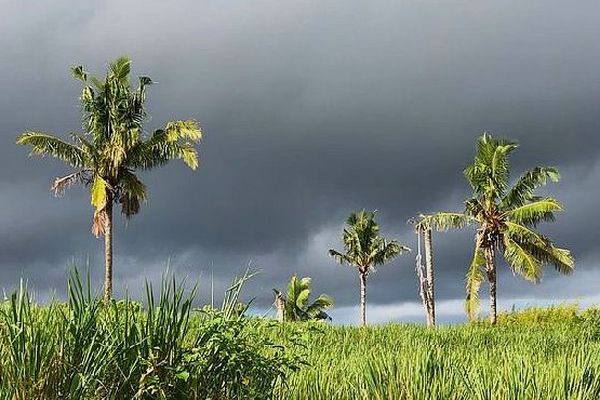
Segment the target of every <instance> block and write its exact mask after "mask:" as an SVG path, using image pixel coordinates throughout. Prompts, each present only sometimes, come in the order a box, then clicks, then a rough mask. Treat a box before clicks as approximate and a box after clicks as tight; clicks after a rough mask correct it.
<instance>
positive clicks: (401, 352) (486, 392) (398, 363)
mask: <svg viewBox="0 0 600 400" xmlns="http://www.w3.org/2000/svg"><path fill="white" fill-rule="evenodd" d="M575 308H576V307H575ZM573 309H574V307H571V306H568V307H554V308H551V309H549V310H542V309H530V310H527V311H526V312H524V313H506V314H500V315H499V316H498V325H497V326H496V327H491V326H490V325H489V324H487V323H475V324H468V325H457V326H439V327H437V328H436V329H426V328H425V327H422V326H417V325H398V324H390V325H384V326H373V327H366V328H361V329H357V328H354V327H333V326H328V325H325V326H319V327H318V328H317V329H319V330H318V331H313V333H312V334H311V339H310V341H309V343H310V346H309V354H308V358H307V359H308V363H309V364H310V368H301V369H300V370H298V371H297V372H294V373H292V374H291V375H290V376H289V377H288V385H287V386H286V389H287V390H286V391H285V393H284V395H283V396H281V397H280V398H282V399H291V400H300V399H316V400H318V399H328V400H329V399H333V400H342V399H359V400H368V399H394V400H432V399H433V400H459V399H460V400H490V399H494V400H514V399H519V400H522V399H523V400H533V399H535V400H556V399H573V400H575V399H597V398H600V335H598V334H599V332H600V318H599V317H600V313H599V312H598V311H597V310H589V311H585V312H574V311H573ZM513 321H518V322H513ZM288 327H289V326H287V325H286V326H283V327H282V328H281V329H282V331H285V329H286V328H288Z"/></svg>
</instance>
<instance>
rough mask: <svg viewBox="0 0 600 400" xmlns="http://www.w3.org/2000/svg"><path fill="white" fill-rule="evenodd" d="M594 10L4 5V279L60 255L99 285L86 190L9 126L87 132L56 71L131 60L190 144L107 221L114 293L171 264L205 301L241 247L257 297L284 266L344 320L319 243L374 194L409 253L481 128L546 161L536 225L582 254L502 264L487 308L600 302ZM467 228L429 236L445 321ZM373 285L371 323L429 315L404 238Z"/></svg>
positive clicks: (439, 5) (53, 270)
mask: <svg viewBox="0 0 600 400" xmlns="http://www.w3.org/2000/svg"><path fill="white" fill-rule="evenodd" d="M599 15H600V3H598V2H596V1H589V2H586V1H580V2H576V3H573V2H564V1H562V2H554V1H548V0H544V1H539V2H536V1H528V2H522V1H486V2H472V1H465V2H450V1H425V0H422V1H417V0H410V1H398V0H393V1H369V2H365V1H350V0H341V1H285V2H282V1H278V0H269V1H251V2H250V1H233V0H228V1H223V0H218V1H217V0H215V1H156V2H152V1H148V0H145V1H141V0H140V1H126V2H125V1H94V2H82V1H77V2H76V1H64V0H62V1H58V0H57V1H52V2H44V1H27V0H21V1H17V0H0V55H1V58H0V187H1V188H2V189H1V190H0V286H1V287H4V288H6V289H7V290H9V289H11V288H13V287H15V285H17V284H18V281H19V279H20V278H21V277H24V278H26V279H28V280H29V282H30V284H31V285H32V286H34V287H35V289H36V291H37V293H38V296H40V297H42V298H43V297H47V296H48V293H50V292H51V291H52V290H53V289H56V291H57V294H58V295H59V296H62V295H63V293H64V288H65V277H66V271H67V269H68V265H69V263H70V262H71V261H75V262H76V263H78V264H79V265H83V264H84V263H85V260H86V259H87V258H88V257H89V259H90V265H91V268H92V271H93V274H94V278H95V281H96V283H97V284H98V286H100V285H101V275H102V268H103V265H102V254H103V253H102V251H103V248H102V241H101V240H98V239H95V238H94V237H93V236H92V235H91V234H90V231H89V227H90V221H91V215H92V208H91V206H90V204H89V198H88V194H87V192H86V191H85V189H83V188H75V189H73V190H70V191H69V192H68V193H67V194H66V195H65V196H64V197H63V198H60V199H57V198H55V197H53V195H52V194H51V192H50V190H49V188H50V182H51V181H52V179H53V178H54V177H55V176H58V175H61V174H64V173H66V172H68V171H69V170H68V168H67V167H66V166H64V165H63V164H61V162H59V161H55V160H52V159H39V158H28V157H27V155H28V150H27V149H25V148H19V147H17V146H16V145H14V141H15V137H16V136H17V135H18V134H19V133H20V132H22V131H24V130H40V131H44V132H50V133H54V134H57V135H62V136H65V137H66V136H67V135H68V133H69V132H72V131H81V124H80V115H79V108H78V107H79V105H78V101H77V97H78V95H79V91H80V86H79V85H78V82H76V81H74V80H73V79H72V78H71V77H70V75H69V71H68V67H69V66H70V65H72V64H75V63H77V64H83V65H84V66H85V67H86V68H87V69H88V70H89V71H91V72H94V73H96V74H102V73H103V72H104V69H105V66H106V63H107V61H108V60H110V59H112V58H114V57H116V56H119V55H121V54H127V55H129V56H130V57H132V59H133V61H134V74H143V75H149V76H150V77H152V79H153V80H155V81H157V82H158V84H157V85H155V86H152V87H151V88H150V89H149V110H150V113H151V118H150V120H149V121H148V122H147V125H146V127H147V130H148V131H152V130H154V129H157V128H159V127H161V126H163V125H164V123H165V122H166V121H169V120H172V119H188V118H194V119H197V120H198V121H200V123H201V125H202V127H203V129H204V133H205V139H204V141H203V142H202V144H201V145H200V147H199V151H200V157H201V166H200V168H199V169H198V170H197V171H196V172H192V171H190V170H188V169H186V168H185V167H184V166H183V165H182V164H181V163H173V164H172V165H170V166H168V167H166V168H163V169H161V170H156V171H153V172H151V173H148V174H145V175H144V179H145V182H146V183H147V185H148V188H149V200H148V203H147V205H145V206H144V208H143V210H142V212H141V214H140V215H139V216H137V217H136V218H135V219H134V220H133V221H131V222H129V223H128V224H125V222H123V221H122V220H120V219H119V220H118V223H117V229H116V243H115V285H116V289H117V291H118V292H119V293H123V290H124V289H125V288H126V287H128V288H130V290H131V291H132V292H134V293H136V292H139V289H140V288H141V285H142V283H143V278H144V277H148V278H150V279H157V278H158V277H160V274H161V272H162V271H163V270H164V268H165V265H166V263H167V260H169V259H171V268H172V269H173V270H175V271H176V272H177V274H178V275H181V276H184V275H187V276H189V277H190V279H192V280H196V279H199V281H200V284H201V290H202V296H203V298H205V299H206V298H207V296H208V292H209V288H210V277H211V271H212V273H214V279H215V282H216V285H217V287H218V288H222V287H224V286H225V285H226V283H227V282H228V281H229V280H231V278H232V277H233V276H234V275H236V274H239V273H241V272H242V271H243V270H244V269H245V268H246V267H247V266H248V264H249V263H250V264H251V265H252V266H253V267H255V268H259V269H260V270H261V271H262V273H261V274H260V275H259V276H257V277H256V278H255V279H254V280H253V282H252V283H251V284H250V285H249V286H248V288H247V291H246V298H248V297H256V300H255V305H256V307H257V308H258V309H261V310H263V309H267V308H268V307H269V306H270V304H271V301H272V298H271V289H272V288H274V287H283V286H284V285H285V282H286V280H287V278H288V277H289V276H290V275H291V274H293V273H297V274H299V275H302V276H306V275H309V276H311V277H312V278H313V280H314V290H315V292H317V293H315V294H318V293H320V292H326V293H329V294H331V295H332V296H333V297H334V298H335V299H336V301H337V307H336V310H334V311H333V313H332V314H333V316H334V318H335V319H336V320H337V321H338V322H355V321H356V320H357V316H358V313H357V310H356V303H357V300H358V278H357V274H356V273H355V272H354V271H353V270H351V269H349V268H344V267H341V266H339V265H336V264H335V263H334V262H333V260H331V259H330V258H329V257H328V255H327V249H329V248H332V247H335V248H339V247H340V246H341V245H340V236H341V229H342V227H343V223H344V219H345V217H346V216H347V215H348V213H350V212H351V211H353V210H357V209H361V208H366V209H377V210H379V213H378V219H379V221H380V223H381V227H382V232H383V233H384V234H385V235H388V236H390V237H393V238H396V239H398V240H400V241H402V242H403V243H406V244H407V245H409V246H411V247H414V246H415V237H414V235H413V233H412V231H411V230H410V228H409V226H407V224H406V221H407V219H408V218H410V217H411V216H413V215H415V214H417V213H419V212H431V211H438V210H460V209H461V206H462V200H463V199H464V198H465V197H466V196H467V195H468V187H467V184H466V182H465V181H464V178H463V176H462V169H463V168H464V166H465V165H466V164H467V163H468V162H469V161H470V160H471V158H472V155H473V151H474V142H475V139H476V137H477V136H478V135H479V134H480V133H481V132H482V131H483V130H488V131H491V132H493V133H494V134H496V135H498V136H506V137H510V138H513V139H516V140H518V141H519V142H520V144H521V146H520V148H519V149H518V150H517V151H516V152H515V153H514V157H513V171H514V176H517V175H518V174H520V173H521V172H522V171H524V170H525V169H526V168H528V167H531V166H535V165H552V166H557V167H558V168H559V169H560V171H561V174H562V177H563V179H562V181H561V182H560V183H558V184H553V185H551V186H550V187H549V188H548V189H547V190H548V191H549V192H550V193H552V194H553V195H554V196H556V197H557V198H558V199H559V200H561V201H562V202H563V203H564V206H565V211H564V212H563V213H562V214H561V215H560V216H559V218H558V220H557V222H556V223H555V224H553V226H547V227H546V226H544V227H542V229H543V231H544V232H545V233H548V234H549V235H551V236H552V237H553V238H554V239H555V240H556V241H557V243H558V244H560V245H562V246H566V247H568V248H570V249H571V250H572V252H573V254H574V256H575V258H576V261H577V266H576V272H575V273H574V274H573V275H572V276H569V277H562V276H558V275H557V274H556V273H554V271H552V270H551V269H548V271H547V272H546V274H545V276H544V279H543V281H542V283H540V284H538V285H532V284H530V283H527V282H524V281H523V280H521V279H520V278H518V277H515V276H513V275H512V274H511V273H510V271H509V270H508V268H506V266H505V265H504V264H501V265H500V269H501V272H500V276H499V296H500V305H501V306H502V307H505V308H506V307H511V306H512V305H513V304H516V305H526V304H545V303H547V302H550V301H554V302H556V301H563V300H569V301H575V300H579V301H581V302H582V303H583V304H590V303H593V302H595V301H598V302H600V297H598V298H597V297H595V296H598V294H599V292H598V286H599V283H600V265H599V262H598V260H599V258H600V251H599V249H598V246H597V244H596V242H597V235H598V232H599V231H600V217H598V215H597V213H595V212H594V211H593V210H595V209H596V207H597V205H598V198H599V196H600V187H599V183H600V147H599V145H600V112H599V111H598V110H599V106H600V43H599V41H598V38H599V37H600V24H598V16H599ZM472 235H473V232H472V231H464V232H456V233H446V234H436V235H435V236H434V241H435V262H436V268H437V274H438V280H437V290H438V291H437V298H438V300H439V302H440V303H439V314H440V316H441V318H442V319H443V320H456V319H459V318H461V313H462V299H463V298H464V272H465V268H466V265H467V263H468V260H469V258H470V255H471V250H472ZM368 286H369V307H370V308H369V312H370V315H369V317H370V319H371V321H373V322H383V321H387V320H402V321H409V320H422V319H423V317H422V310H421V306H420V304H419V298H418V291H417V286H416V278H415V274H414V253H413V254H407V255H402V256H400V257H399V258H398V259H397V261H395V262H393V263H392V264H390V265H388V266H385V267H383V268H381V269H380V270H379V272H378V273H377V274H375V275H373V276H372V277H371V278H370V280H369V283H368ZM482 290H483V292H482V297H485V291H486V290H487V287H485V286H484V287H482Z"/></svg>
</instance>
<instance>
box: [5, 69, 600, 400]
mask: <svg viewBox="0 0 600 400" xmlns="http://www.w3.org/2000/svg"><path fill="white" fill-rule="evenodd" d="M130 70H131V60H129V59H128V58H125V57H121V58H118V59H116V60H115V61H113V62H112V63H110V64H109V66H108V71H107V74H106V77H105V78H104V79H100V78H97V77H92V76H88V73H87V72H86V71H85V70H84V69H83V67H81V66H76V67H73V68H72V73H73V75H74V77H75V78H77V79H78V80H80V81H81V82H82V83H83V90H82V93H81V96H80V101H81V107H82V112H83V134H72V135H71V136H72V137H71V140H70V141H65V140H62V139H60V138H58V137H55V136H52V135H49V134H46V133H39V132H31V131H28V132H25V133H23V134H21V135H20V136H19V137H18V139H17V143H18V144H21V145H27V146H31V148H32V154H37V155H50V156H53V157H55V158H57V159H60V160H62V161H64V162H66V163H67V164H68V165H69V166H70V167H72V168H73V171H71V172H70V173H69V174H68V175H65V176H63V177H59V178H56V179H55V181H54V183H53V185H52V189H53V190H54V192H55V194H57V195H60V194H62V193H63V192H64V190H65V189H66V188H68V187H69V186H71V185H74V184H83V185H85V186H86V187H88V188H89V190H90V198H91V204H92V206H93V207H94V216H93V223H92V232H93V233H94V234H95V235H96V236H104V239H105V280H104V293H103V296H102V297H103V300H104V301H102V299H101V298H100V297H99V296H95V295H93V294H92V291H91V283H90V281H89V278H88V279H87V281H86V282H82V279H81V278H80V276H79V274H78V273H77V271H76V270H74V271H73V272H72V273H71V275H70V278H69V285H68V301H67V302H66V303H65V304H62V303H58V302H52V303H50V304H48V305H38V304H36V303H35V302H34V301H32V300H31V298H30V296H29V292H28V290H27V286H26V285H25V284H22V285H21V287H20V289H19V290H18V291H17V292H15V293H13V294H12V295H11V296H10V298H9V299H8V300H6V301H4V302H3V303H1V304H0V400H4V399H5V400H25V399H48V400H58V399H61V400H62V399H91V400H94V399H115V400H118V399H134V400H146V399H148V400H149V399H198V400H199V399H203V400H209V399H211V400H232V399H258V400H260V399H286V400H288V399H328V400H329V399H340V400H341V399H344V400H345V399H394V400H404V399H406V400H420V399H423V400H425V399H444V400H454V399H456V400H463V399H481V400H484V399H485V400H490V399H494V400H504V399H506V400H512V399H536V400H554V399H596V398H600V311H599V310H597V309H590V310H588V311H585V312H581V311H579V309H578V308H577V307H576V306H557V307H551V308H549V309H546V310H540V309H527V310H524V311H521V312H517V313H515V312H510V313H501V314H500V315H498V316H497V310H496V294H497V293H496V292H497V291H496V267H497V255H498V253H500V254H501V255H502V256H503V258H504V260H506V262H507V264H508V265H509V267H510V268H511V269H512V271H513V272H515V273H517V274H519V275H521V276H523V277H524V278H525V279H528V280H530V281H533V282H537V281H539V280H540V278H541V276H542V271H543V267H544V266H545V265H553V266H554V267H555V268H556V269H557V270H558V271H559V272H561V273H564V274H568V273H570V272H571V271H572V270H573V267H574V260H573V257H572V256H571V253H570V252H569V251H568V250H566V249H563V248H560V247H557V246H555V245H554V243H553V242H552V241H551V240H550V239H549V238H548V237H546V236H545V235H543V234H542V233H540V232H538V231H537V230H536V227H537V225H538V224H540V223H541V222H551V221H553V220H554V217H555V213H556V212H558V211H561V209H562V206H561V204H560V203H559V202H558V201H557V200H556V199H554V198H552V197H542V196H539V195H537V194H536V190H537V189H538V188H539V187H541V186H544V185H545V184H546V183H547V181H549V180H550V181H557V180H558V179H559V174H558V171H557V170H556V169H554V168H550V167H535V168H533V169H531V170H529V171H527V172H526V173H525V174H523V175H522V176H521V177H520V178H519V179H518V180H517V181H516V182H515V183H514V184H513V185H512V186H511V185H510V183H511V182H510V164H509V156H510V155H511V153H512V152H513V151H514V149H516V147H517V144H516V142H512V141H508V140H503V139H497V138H494V137H492V135H490V134H488V133H484V134H483V136H481V138H480V139H479V140H478V143H477V151H476V154H475V158H474V160H473V162H472V163H471V164H469V165H468V166H467V168H466V169H465V171H464V175H465V177H466V179H467V181H468V182H469V184H470V186H471V188H472V195H471V197H470V198H468V199H467V200H466V201H465V205H464V211H463V212H457V213H454V212H442V213H436V214H430V215H420V216H419V217H418V218H416V219H415V220H413V221H412V222H413V223H414V227H415V230H416V233H417V237H418V255H417V273H418V276H419V281H420V291H421V298H422V300H423V304H424V306H425V309H426V311H427V325H428V326H433V325H435V297H434V268H433V248H432V231H433V230H447V229H450V228H463V227H466V226H468V225H472V226H475V227H476V231H475V249H474V252H473V258H472V261H471V264H470V267H469V269H468V272H467V301H466V311H467V313H468V315H469V317H471V318H473V317H474V316H475V315H476V313H477V310H478V305H479V303H478V299H479V297H478V292H479V288H480V285H481V283H482V282H483V280H484V271H485V277H486V278H487V280H488V282H489V286H490V323H489V324H488V323H485V322H481V321H477V322H472V323H469V324H465V325H457V326H445V327H438V328H437V329H424V328H423V327H420V326H411V325H398V324H390V325H386V326H378V327H365V326H364V325H366V322H367V320H366V300H367V286H366V283H367V278H368V277H369V275H370V274H371V273H372V272H373V271H374V270H375V268H377V267H379V266H382V265H384V264H386V263H389V262H390V261H392V260H393V259H394V258H395V257H397V256H398V255H399V254H401V253H403V252H405V251H409V249H408V247H406V246H404V245H401V244H400V243H398V242H397V241H395V240H389V239H386V238H384V237H382V236H380V232H379V225H378V224H377V223H376V222H375V212H367V211H364V210H363V211H359V212H355V213H352V214H350V216H349V217H348V219H347V221H346V222H347V226H346V228H345V229H344V231H343V235H342V240H343V245H344V251H343V252H340V251H337V250H333V249H332V250H329V254H330V256H332V257H333V258H334V259H336V260H337V261H338V262H339V263H341V264H343V265H349V266H352V267H354V268H356V270H357V272H358V275H359V282H360V320H361V325H363V326H362V327H361V328H360V329H357V328H353V327H343V326H340V327H334V326H330V325H327V324H322V323H314V321H316V320H327V319H330V318H329V315H328V314H327V312H326V310H327V309H329V308H330V307H332V306H333V299H332V298H331V297H329V296H327V295H325V294H321V295H320V296H318V297H317V298H316V299H314V301H312V302H311V300H310V294H311V279H310V278H309V277H304V278H301V279H298V278H297V277H296V276H295V275H294V276H292V277H291V279H290V281H289V284H288V289H287V293H285V294H284V293H282V292H281V291H279V290H276V289H275V304H276V306H277V309H278V319H279V320H280V321H281V323H275V322H274V321H269V320H266V319H264V318H253V317H248V308H247V305H246V304H244V303H242V302H240V301H239V294H240V291H241V288H242V286H243V284H244V282H245V281H246V280H247V279H249V278H250V276H251V275H249V274H245V275H244V276H243V277H242V278H240V279H236V280H235V281H234V283H233V285H232V286H231V288H230V289H229V290H228V291H227V293H226V294H225V300H224V301H223V305H222V307H221V308H219V309H215V308H213V306H212V305H211V306H204V307H201V308H195V295H196V288H195V287H193V288H191V289H189V290H186V287H188V286H187V285H186V283H185V282H177V281H176V280H175V278H173V277H168V276H165V277H164V278H163V281H162V285H161V288H160V291H159V292H158V293H155V290H154V289H153V287H152V285H151V284H149V283H146V285H145V299H144V302H143V303H140V302H136V301H133V300H131V299H129V298H126V299H124V300H120V301H114V300H112V266H113V249H112V247H113V233H112V232H113V206H114V205H115V204H120V206H121V212H122V214H123V215H124V216H125V217H126V218H131V217H133V216H134V215H136V214H137V213H138V212H139V211H140V207H141V205H142V203H143V202H144V201H145V200H146V197H147V190H146V186H145V185H144V183H143V182H142V181H141V180H140V179H139V177H138V173H139V172H140V171H145V170H149V169H152V168H155V167H159V166H162V165H164V164H166V163H168V162H169V161H171V160H174V159H180V160H183V162H184V163H185V164H186V165H187V166H188V167H190V168H191V169H196V168H197V166H198V154H197V150H196V145H197V143H198V142H199V141H200V139H201V137H202V133H201V130H200V128H199V126H198V124H197V123H196V122H195V121H174V122H169V123H167V124H166V125H165V126H164V127H163V128H162V129H158V130H156V131H154V132H153V133H152V134H146V133H145V131H144V124H145V122H146V120H147V115H146V111H145V101H146V89H147V87H148V86H149V85H151V84H152V80H151V79H150V78H149V77H146V76H142V77H139V79H138V80H139V85H138V86H137V87H136V88H133V87H132V85H131V83H130V77H129V76H130ZM421 242H423V243H424V253H425V266H423V265H422V262H421ZM287 322H303V323H293V324H292V323H287ZM497 323H498V324H499V326H497V327H492V326H491V325H496V324H497ZM303 367H304V368H303Z"/></svg>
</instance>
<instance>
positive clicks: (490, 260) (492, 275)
mask: <svg viewBox="0 0 600 400" xmlns="http://www.w3.org/2000/svg"><path fill="white" fill-rule="evenodd" d="M485 263H486V266H485V269H486V272H487V277H488V281H489V283H490V323H491V324H492V325H496V311H497V310H496V254H495V251H494V248H493V247H487V248H486V249H485Z"/></svg>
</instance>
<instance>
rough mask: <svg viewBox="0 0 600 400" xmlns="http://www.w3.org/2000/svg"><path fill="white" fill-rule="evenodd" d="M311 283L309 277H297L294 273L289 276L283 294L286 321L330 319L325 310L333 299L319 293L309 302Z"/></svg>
mask: <svg viewBox="0 0 600 400" xmlns="http://www.w3.org/2000/svg"><path fill="white" fill-rule="evenodd" d="M311 283H312V280H311V279H310V278H309V277H304V278H302V279H298V277H297V276H296V275H293V276H292V277H291V278H290V281H289V283H288V290H287V294H286V296H285V320H286V321H308V320H326V319H331V317H329V315H328V314H327V313H326V312H325V310H326V309H328V308H330V307H333V305H334V301H333V299H332V298H331V297H330V296H328V295H326V294H321V295H319V296H318V297H317V298H316V299H315V300H314V301H313V302H310V300H309V299H310V291H311V289H310V286H311Z"/></svg>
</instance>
